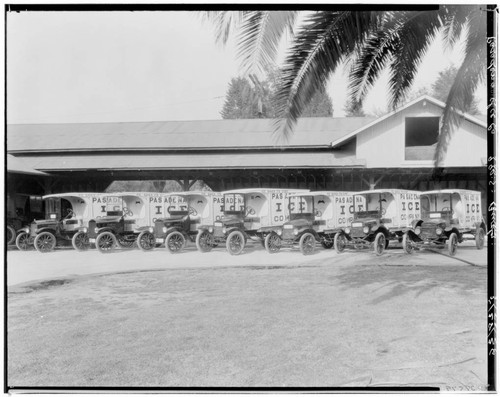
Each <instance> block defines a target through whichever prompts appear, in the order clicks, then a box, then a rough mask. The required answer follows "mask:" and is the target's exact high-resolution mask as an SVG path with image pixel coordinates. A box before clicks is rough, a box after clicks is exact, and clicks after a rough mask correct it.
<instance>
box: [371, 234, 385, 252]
mask: <svg viewBox="0 0 500 397" xmlns="http://www.w3.org/2000/svg"><path fill="white" fill-rule="evenodd" d="M386 247H387V239H386V238H385V235H384V233H382V232H378V233H377V235H376V236H375V241H374V243H373V250H374V251H375V254H377V255H382V254H383V253H384V251H385V248H386Z"/></svg>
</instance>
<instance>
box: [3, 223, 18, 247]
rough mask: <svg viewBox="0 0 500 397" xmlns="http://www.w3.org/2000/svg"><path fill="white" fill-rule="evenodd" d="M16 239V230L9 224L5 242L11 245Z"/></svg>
mask: <svg viewBox="0 0 500 397" xmlns="http://www.w3.org/2000/svg"><path fill="white" fill-rule="evenodd" d="M15 241H16V230H15V229H14V228H13V227H12V226H10V225H7V230H5V243H6V244H7V245H10V244H12V243H13V242H15Z"/></svg>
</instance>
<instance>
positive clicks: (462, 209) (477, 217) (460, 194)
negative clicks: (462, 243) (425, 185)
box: [420, 189, 483, 228]
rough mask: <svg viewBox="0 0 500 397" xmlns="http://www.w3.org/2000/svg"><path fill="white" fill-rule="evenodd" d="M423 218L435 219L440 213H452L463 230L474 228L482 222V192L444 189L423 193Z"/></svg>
mask: <svg viewBox="0 0 500 397" xmlns="http://www.w3.org/2000/svg"><path fill="white" fill-rule="evenodd" d="M420 202H421V208H422V216H423V217H424V218H433V217H434V216H436V217H437V216H438V213H444V212H450V213H451V219H456V220H458V224H459V225H460V227H461V228H474V227H475V226H476V224H477V223H478V222H482V220H483V215H482V209H481V192H477V191H474V190H465V189H443V190H429V191H426V192H422V193H421V196H420Z"/></svg>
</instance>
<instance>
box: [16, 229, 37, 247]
mask: <svg viewBox="0 0 500 397" xmlns="http://www.w3.org/2000/svg"><path fill="white" fill-rule="evenodd" d="M30 240H31V239H30V235H29V234H28V233H26V232H21V233H19V234H18V235H17V237H16V247H17V249H18V250H19V251H28V250H29V249H30V248H33V242H32V241H30Z"/></svg>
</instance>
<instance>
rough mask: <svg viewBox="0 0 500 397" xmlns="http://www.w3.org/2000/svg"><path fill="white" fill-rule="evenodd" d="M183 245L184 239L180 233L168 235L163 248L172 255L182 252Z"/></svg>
mask: <svg viewBox="0 0 500 397" xmlns="http://www.w3.org/2000/svg"><path fill="white" fill-rule="evenodd" d="M185 244H186V239H185V238H184V236H183V235H182V233H180V232H172V233H170V234H169V235H168V236H167V239H166V240H165V247H167V249H168V250H169V251H170V252H171V253H172V254H175V253H177V252H180V251H182V249H183V248H184V245H185Z"/></svg>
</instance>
